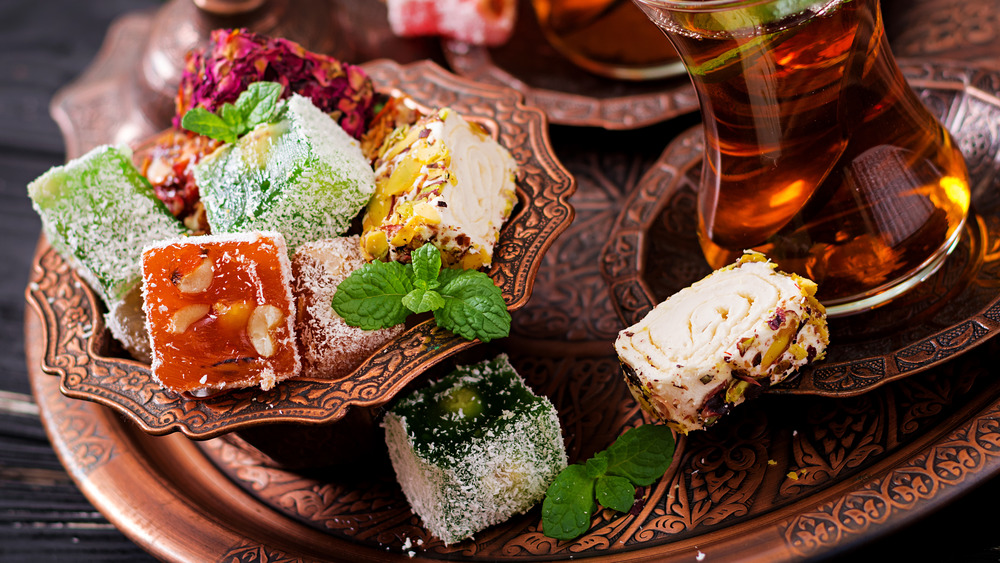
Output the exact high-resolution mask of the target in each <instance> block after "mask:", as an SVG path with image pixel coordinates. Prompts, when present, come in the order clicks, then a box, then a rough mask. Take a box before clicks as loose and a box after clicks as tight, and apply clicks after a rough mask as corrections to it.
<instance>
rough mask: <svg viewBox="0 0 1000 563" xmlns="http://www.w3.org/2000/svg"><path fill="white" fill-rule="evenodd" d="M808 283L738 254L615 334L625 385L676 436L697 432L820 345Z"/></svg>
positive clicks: (815, 355) (823, 332) (825, 339)
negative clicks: (735, 259)
mask: <svg viewBox="0 0 1000 563" xmlns="http://www.w3.org/2000/svg"><path fill="white" fill-rule="evenodd" d="M815 293H816V284H815V283H814V282H812V281H811V280H808V279H805V278H802V277H800V276H798V275H795V274H785V273H783V272H779V271H777V270H776V265H775V264H774V263H772V262H769V261H767V259H766V258H765V257H764V256H763V255H762V254H759V253H756V252H748V253H746V254H744V255H743V257H742V258H740V260H738V261H737V262H736V263H734V264H732V265H730V266H727V267H725V268H722V269H720V270H718V271H716V272H714V273H712V274H711V275H709V276H707V277H706V278H704V279H702V280H700V281H698V282H696V283H695V284H693V285H692V286H690V287H687V288H685V289H682V290H681V291H679V292H677V293H676V294H674V295H672V296H671V297H670V298H668V299H667V300H666V301H664V302H663V303H660V304H659V305H657V306H656V307H655V308H653V310H652V311H650V312H649V314H647V315H646V317H645V318H643V319H642V320H641V321H639V322H638V323H636V324H635V325H633V326H630V327H628V328H626V329H624V330H622V331H621V332H620V333H619V335H618V338H617V339H616V341H615V350H616V351H617V353H618V357H619V359H620V361H621V363H622V367H623V370H624V372H625V380H626V383H627V384H628V386H629V390H630V391H631V392H632V394H633V395H634V396H635V397H636V399H637V400H638V401H639V403H640V404H641V405H642V406H643V408H644V409H645V410H647V411H648V412H649V413H650V414H652V415H654V416H656V417H658V418H660V419H662V420H663V421H665V422H666V423H668V424H669V425H670V426H671V427H673V428H675V429H677V430H678V431H680V432H683V433H687V432H689V431H691V430H699V429H703V428H705V427H706V426H709V425H711V424H712V423H714V422H715V421H716V420H717V419H718V418H719V417H720V416H722V415H724V414H726V413H727V412H729V410H730V409H731V408H732V407H734V406H736V405H738V404H740V403H742V402H743V401H744V400H745V399H746V398H747V397H746V395H747V394H748V393H749V394H751V395H753V394H755V393H757V392H759V391H760V390H761V389H763V388H765V387H767V386H770V385H775V384H777V383H780V382H781V381H783V380H784V379H785V378H787V377H788V376H789V375H791V374H792V373H794V372H795V371H796V370H797V369H799V368H801V367H802V366H804V365H806V364H808V363H810V362H812V361H815V360H817V359H820V358H822V357H823V355H824V354H825V351H826V347H827V345H828V344H829V333H828V330H827V325H826V311H825V309H824V308H823V306H822V305H821V304H820V303H819V302H818V301H817V300H816V298H815Z"/></svg>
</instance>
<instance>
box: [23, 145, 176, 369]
mask: <svg viewBox="0 0 1000 563" xmlns="http://www.w3.org/2000/svg"><path fill="white" fill-rule="evenodd" d="M28 196H29V197H30V198H31V201H32V205H33V206H34V208H35V211H36V212H38V215H39V216H40V217H41V219H42V227H43V229H44V231H45V235H46V237H47V238H48V240H49V243H50V244H51V245H52V247H53V248H54V249H55V250H56V251H57V252H59V254H60V255H62V256H63V258H65V259H66V260H67V261H68V262H69V263H70V264H71V265H72V266H73V267H74V268H75V269H76V271H77V272H78V273H79V274H80V276H81V277H82V278H83V279H84V280H86V281H87V283H88V284H90V286H91V287H92V288H93V289H94V290H95V291H96V292H97V294H98V295H99V296H100V297H101V299H102V300H103V301H104V303H105V305H106V306H107V308H108V311H109V314H108V315H106V317H105V318H106V320H107V323H108V328H109V329H110V330H111V332H112V335H113V336H114V337H115V338H116V339H118V340H119V341H120V342H121V343H122V344H123V345H124V347H125V349H126V350H128V351H129V352H130V353H131V354H132V355H133V356H135V357H136V358H138V359H141V360H148V358H149V342H148V336H147V335H146V332H145V330H144V328H143V326H144V323H143V314H142V302H141V299H140V296H139V286H140V281H141V279H142V266H141V262H140V257H141V254H142V248H143V246H145V245H146V244H149V243H151V242H154V241H157V240H161V239H164V238H176V237H178V236H181V235H184V234H186V233H187V232H188V230H187V229H186V228H185V227H184V225H183V224H182V223H181V222H180V221H178V220H177V219H175V218H174V217H173V215H171V214H170V212H169V211H168V210H167V208H166V206H165V205H164V204H163V203H162V202H161V201H160V200H159V199H157V197H156V194H155V193H154V192H153V189H152V188H151V187H150V185H149V182H148V181H146V179H145V178H143V177H142V175H141V174H139V171H138V170H137V169H136V168H135V166H133V164H132V153H131V151H129V150H128V149H127V148H125V147H113V146H108V145H104V146H100V147H97V148H94V149H93V150H91V151H89V152H88V153H87V154H85V155H83V156H81V157H79V158H77V159H74V160H72V161H70V162H69V163H67V164H65V165H63V166H57V167H54V168H52V169H50V170H49V171H47V172H46V173H45V174H42V175H41V176H40V177H39V178H37V179H36V180H34V181H33V182H31V183H30V184H28Z"/></svg>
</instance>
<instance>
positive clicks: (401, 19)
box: [386, 0, 517, 46]
mask: <svg viewBox="0 0 1000 563" xmlns="http://www.w3.org/2000/svg"><path fill="white" fill-rule="evenodd" d="M386 6H387V7H388V9H389V25H390V26H391V28H392V31H393V33H395V34H396V35H399V36H401V37H416V36H422V35H439V36H441V37H448V38H451V39H457V40H459V41H465V42H466V43H472V44H474V45H486V46H497V45H501V44H503V43H506V42H507V40H508V39H510V36H511V33H512V32H513V31H514V20H515V19H516V17H517V1H516V0H387V1H386Z"/></svg>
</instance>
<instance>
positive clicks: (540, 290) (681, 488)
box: [25, 71, 1000, 562]
mask: <svg viewBox="0 0 1000 563" xmlns="http://www.w3.org/2000/svg"><path fill="white" fill-rule="evenodd" d="M963 73H965V71H962V72H961V73H958V76H961V75H963ZM927 78H928V80H929V81H930V82H933V83H941V82H942V81H941V79H940V78H939V77H938V76H937V75H928V77H927ZM949 81H950V80H946V81H943V82H944V83H947V82H949ZM994 122H995V121H994ZM668 134H670V130H669V128H668V127H667V125H666V124H665V125H664V126H661V127H656V128H652V129H649V130H645V131H626V132H608V131H597V130H589V129H576V128H564V129H562V130H561V131H553V139H552V140H553V145H554V146H556V147H557V150H558V153H559V157H560V160H561V161H562V162H563V163H564V164H565V166H566V167H567V169H568V170H569V171H570V172H571V173H572V174H573V175H574V176H575V177H576V178H577V180H578V189H577V191H576V192H575V193H574V194H573V196H572V198H571V203H572V204H573V207H574V208H575V209H576V213H577V214H576V219H575V221H574V222H573V224H571V225H570V227H569V228H568V229H567V231H566V232H565V233H563V235H561V236H560V237H559V238H558V239H556V241H555V243H554V244H553V246H552V247H551V248H550V249H549V251H548V252H547V253H546V257H545V259H544V260H543V263H542V265H541V267H540V268H539V271H538V275H537V277H536V282H535V288H534V294H533V296H532V299H531V300H530V301H529V302H528V303H527V304H526V305H525V306H524V307H522V308H521V309H519V310H517V311H515V312H514V313H513V314H512V316H513V319H514V326H513V328H512V337H511V338H509V339H506V340H505V341H503V342H498V343H496V344H495V345H494V344H490V345H483V346H478V347H475V348H472V349H468V350H464V351H463V352H461V353H460V354H459V355H456V356H455V357H454V358H449V359H448V360H447V361H445V362H442V364H440V365H439V366H437V367H436V368H435V369H441V368H444V367H445V366H446V365H447V364H450V363H451V361H452V360H453V359H454V360H455V361H459V360H461V361H466V360H472V359H475V357H480V356H488V355H490V354H492V353H494V352H498V351H506V352H508V353H509V354H511V357H512V361H513V362H514V364H515V366H516V367H517V369H518V370H519V372H520V373H521V374H522V375H523V376H524V377H525V379H526V380H527V381H528V383H529V385H531V386H532V387H533V388H534V389H535V390H536V391H538V392H540V393H544V394H546V395H547V396H549V397H550V398H552V400H553V402H554V403H555V404H556V406H557V408H558V410H559V415H560V420H561V422H562V426H563V431H564V436H565V439H566V444H567V450H568V454H569V457H570V460H571V461H578V460H582V459H586V458H587V457H589V456H591V455H592V454H593V453H594V452H595V451H597V450H600V449H603V448H604V447H606V446H607V445H608V444H609V443H610V442H611V441H612V440H613V439H614V437H615V436H617V435H618V434H619V433H620V432H621V431H622V429H623V428H625V427H626V426H628V425H633V424H636V423H638V422H639V420H640V418H641V414H640V413H639V412H638V409H637V407H636V404H635V402H634V400H632V399H631V398H630V395H629V394H628V390H627V389H626V387H625V385H624V383H623V381H622V378H621V374H620V370H619V367H618V362H617V358H616V357H615V355H614V351H613V349H612V347H611V342H612V339H613V338H614V335H615V334H616V333H617V331H618V330H620V329H621V328H622V327H623V326H624V325H623V324H622V322H621V320H620V319H619V317H618V315H617V314H616V312H615V310H614V308H613V306H612V304H611V300H610V299H609V297H608V292H607V287H606V286H605V284H604V281H603V278H602V276H601V271H600V257H601V254H602V249H603V247H604V243H605V242H606V240H607V234H608V233H609V232H610V231H611V229H612V227H613V226H614V225H615V222H616V220H617V218H618V217H619V215H620V214H621V210H622V209H623V208H624V207H625V205H626V202H627V200H628V199H629V198H630V195H631V194H633V193H634V192H635V191H636V190H638V189H640V187H641V186H642V185H643V184H641V180H642V179H643V176H644V174H643V173H644V172H645V171H646V170H648V169H649V167H650V166H651V165H652V164H653V163H654V162H656V160H657V158H658V156H659V154H660V152H661V150H662V144H661V139H663V138H665V135H668ZM986 138H987V139H991V140H990V141H988V142H987V143H986V144H987V145H988V146H994V145H995V144H996V136H995V135H994V136H988V137H986ZM653 146H655V147H656V149H655V150H649V147H653ZM983 154H984V155H990V154H994V153H993V152H984V153H983ZM977 162H979V163H980V164H983V165H984V166H987V167H990V166H995V164H993V163H992V162H990V161H989V159H988V158H987V160H984V161H977ZM25 326H26V342H28V343H29V345H28V350H27V354H28V365H29V369H30V370H31V381H32V385H33V389H34V394H35V398H36V400H37V401H38V404H39V408H40V410H41V412H42V416H43V419H44V421H45V425H46V427H47V429H48V431H49V435H50V437H51V439H52V441H53V444H54V445H55V447H56V450H57V451H58V452H59V455H60V457H61V459H62V461H63V464H64V465H65V466H66V467H67V468H68V470H69V471H70V474H71V475H72V476H73V478H74V479H75V481H76V482H77V483H78V484H79V486H80V488H81V490H83V492H84V493H85V494H86V495H87V497H88V499H89V500H90V501H91V502H92V503H94V505H95V506H96V507H97V508H98V509H99V510H101V512H102V513H103V514H105V515H107V517H108V518H109V519H110V520H111V521H112V522H113V523H114V524H115V525H116V526H118V527H119V528H120V529H121V530H122V531H124V532H125V534H127V535H128V536H129V537H130V538H132V539H133V540H134V541H136V542H137V543H138V544H139V545H140V546H142V547H143V548H145V549H146V550H148V551H150V552H151V553H152V554H153V555H155V556H157V557H159V558H161V559H165V560H189V561H317V560H340V561H384V560H389V561H392V560H396V561H410V560H417V561H430V560H442V559H450V560H471V561H477V560H478V561H484V560H505V561H512V562H521V561H550V560H565V559H569V558H571V557H572V558H574V559H587V558H596V557H601V558H602V559H601V560H613V561H630V560H632V561H634V560H647V561H648V560H655V561H687V562H690V561H697V560H698V558H699V556H700V554H704V561H755V560H756V561H767V562H774V561H792V560H801V559H805V558H811V557H812V558H815V557H832V556H838V555H844V554H846V553H848V552H849V551H850V550H852V549H858V548H863V547H864V546H865V544H866V542H869V541H871V540H873V539H875V538H879V537H883V536H885V535H887V534H889V533H891V532H893V531H895V530H898V529H900V528H902V527H905V526H908V525H911V524H913V523H914V522H915V521H917V520H919V519H920V518H921V517H923V516H925V515H927V514H928V513H930V512H932V511H934V510H936V509H938V508H940V507H942V506H943V505H945V504H947V503H949V502H951V501H952V500H953V499H955V498H956V497H958V496H959V495H962V494H963V493H967V492H968V491H970V490H972V489H974V488H975V487H976V486H977V485H979V484H981V483H984V482H985V481H987V480H988V479H990V478H991V477H994V476H995V475H997V474H1000V448H998V447H997V444H1000V423H998V422H997V421H998V420H1000V380H998V379H997V378H996V377H994V372H995V367H994V366H995V358H996V356H997V354H998V353H1000V340H996V339H994V340H991V341H989V342H987V343H985V344H984V345H982V346H980V347H976V348H974V349H972V350H970V351H969V352H968V353H966V354H963V355H961V356H959V357H957V358H953V359H952V360H951V361H949V362H947V363H944V364H941V365H935V366H933V367H930V368H928V369H926V370H924V371H922V372H921V373H918V374H915V375H913V376H912V377H909V378H906V379H905V380H902V381H894V382H889V383H887V384H885V385H881V386H879V387H877V388H874V389H872V390H871V391H870V392H868V393H865V394H862V395H858V396H854V397H845V398H829V397H818V396H794V397H792V396H780V395H773V394H772V395H765V396H763V397H761V398H759V399H757V400H756V401H752V402H749V403H747V404H745V405H743V406H742V407H741V408H740V409H736V410H735V411H734V413H733V414H731V415H730V416H729V417H728V418H726V419H723V420H722V421H720V423H719V424H718V425H716V426H715V427H713V428H712V429H711V430H710V431H706V432H699V433H694V434H692V435H691V436H688V437H686V438H683V439H682V440H681V441H680V443H679V449H678V453H677V455H676V457H675V461H674V464H673V466H672V467H671V468H670V469H669V470H668V471H667V473H666V474H665V476H664V478H663V479H662V480H661V481H659V482H658V483H657V484H655V485H654V486H653V487H650V488H648V489H646V490H644V491H642V499H641V500H642V505H641V509H639V510H637V513H636V514H634V515H616V514H611V513H608V512H601V513H598V514H596V515H595V517H594V521H593V528H592V530H591V532H590V533H588V534H587V535H586V536H584V537H582V538H580V540H578V541H574V542H556V541H553V540H551V539H549V538H546V537H544V536H543V535H542V534H540V532H539V520H540V516H539V509H538V508H535V509H533V510H531V511H529V512H528V513H527V514H525V515H523V516H518V517H515V518H513V519H511V520H510V521H508V522H507V523H505V524H503V525H500V526H495V527H492V528H490V529H488V530H485V531H483V532H482V533H480V534H477V535H476V538H475V539H474V540H469V541H466V542H462V543H459V544H456V545H454V546H450V547H445V546H443V545H441V543H440V542H438V541H437V540H434V539H433V538H431V537H430V536H429V535H428V534H427V532H426V531H425V530H424V529H423V528H422V526H421V525H420V522H419V520H418V519H417V517H416V516H414V515H413V514H412V513H411V512H410V510H409V507H408V506H407V504H406V501H405V499H404V498H403V496H402V493H401V492H400V490H399V488H398V486H397V485H396V484H395V482H394V479H393V477H392V474H391V470H390V469H389V468H388V466H387V462H386V460H385V459H384V458H385V456H384V455H382V456H372V457H370V458H369V459H367V461H366V462H365V463H363V464H360V465H357V466H353V467H347V468H339V469H323V470H299V471H291V470H287V469H282V468H280V467H276V466H275V465H274V464H273V463H272V462H271V460H269V459H267V458H266V457H263V456H261V455H260V454H258V453H257V452H256V451H254V450H253V449H250V448H247V447H245V446H244V445H242V444H240V442H239V441H238V440H234V439H231V437H229V436H227V437H221V438H215V439H211V440H207V441H198V442H196V441H191V440H188V439H186V438H185V437H184V436H182V435H179V434H176V433H175V434H172V435H168V436H151V435H149V434H147V433H145V432H143V431H142V430H141V429H139V428H137V427H136V426H135V425H134V424H132V423H131V422H130V421H129V420H126V419H123V417H121V416H120V415H119V414H118V413H117V412H116V411H113V410H111V409H107V408H104V407H102V406H100V405H98V404H95V403H93V402H90V401H78V400H73V399H70V398H67V397H65V396H64V395H63V394H62V393H61V392H60V390H59V380H58V379H57V378H55V377H52V376H50V375H48V374H46V373H45V372H43V371H42V370H41V369H40V367H39V366H40V364H41V360H42V357H43V356H44V354H45V350H44V349H43V348H42V346H41V345H40V344H39V343H40V342H41V334H42V331H43V330H44V327H43V326H42V320H41V319H40V318H39V317H38V316H37V314H35V313H34V312H33V311H29V312H28V314H27V317H26V325H25ZM338 424H340V423H338ZM333 426H336V425H333ZM263 428H267V427H263ZM315 453H316V452H315V451H313V452H309V451H306V452H305V453H304V454H303V455H304V456H309V455H314V454H315ZM793 475H794V477H793ZM411 553H412V554H413V557H412V559H411V558H410V554H411Z"/></svg>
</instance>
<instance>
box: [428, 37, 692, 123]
mask: <svg viewBox="0 0 1000 563" xmlns="http://www.w3.org/2000/svg"><path fill="white" fill-rule="evenodd" d="M442 47H443V50H444V55H445V58H446V59H447V61H448V65H449V66H450V67H451V68H453V69H454V70H455V72H457V73H458V74H460V75H462V76H464V77H466V78H469V79H471V80H476V81H478V82H482V83H486V84H494V85H497V86H509V87H512V88H515V89H516V90H517V91H519V92H521V93H522V94H524V97H525V100H526V101H527V102H528V103H530V104H532V105H535V106H537V107H539V108H540V109H542V110H543V111H544V112H545V113H546V114H547V115H548V118H549V122H551V123H554V124H557V125H571V126H578V127H602V128H604V129H609V130H628V129H638V128H640V127H646V126H649V125H655V124H657V123H661V122H663V121H667V120H668V119H673V118H674V117H678V116H681V115H684V114H688V113H692V112H695V111H698V98H697V96H696V94H695V91H694V87H693V86H692V85H691V81H690V80H684V81H682V82H681V81H679V82H678V83H677V84H676V85H673V86H672V87H669V88H664V89H663V90H661V91H658V92H648V93H638V94H631V95H621V96H611V97H607V98H597V97H594V96H588V95H586V94H575V93H571V92H560V91H558V90H550V89H547V88H538V87H534V86H531V85H530V84H527V83H525V82H524V81H523V80H519V79H518V78H517V77H515V76H514V75H513V74H511V73H510V72H508V71H507V70H504V69H502V68H500V67H499V66H498V65H497V64H496V62H494V60H493V57H492V56H491V55H490V52H489V49H487V48H486V47H482V46H478V45H470V44H468V43H463V42H461V41H455V40H445V41H443V43H442ZM567 64H570V63H569V61H567ZM679 70H681V71H680V72H679V73H678V75H677V76H678V77H684V76H685V75H684V72H683V70H682V69H681V68H680V67H679Z"/></svg>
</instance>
